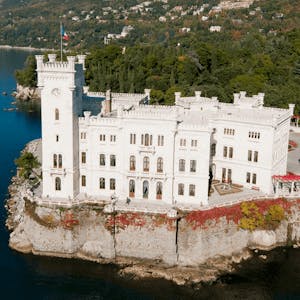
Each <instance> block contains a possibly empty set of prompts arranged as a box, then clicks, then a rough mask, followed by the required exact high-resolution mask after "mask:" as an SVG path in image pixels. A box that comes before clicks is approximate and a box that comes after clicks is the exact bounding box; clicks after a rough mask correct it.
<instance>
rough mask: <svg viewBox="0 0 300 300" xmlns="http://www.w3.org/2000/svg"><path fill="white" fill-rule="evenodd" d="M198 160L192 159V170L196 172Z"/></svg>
mask: <svg viewBox="0 0 300 300" xmlns="http://www.w3.org/2000/svg"><path fill="white" fill-rule="evenodd" d="M196 163H197V162H196V160H191V161H190V172H192V173H195V172H196Z"/></svg>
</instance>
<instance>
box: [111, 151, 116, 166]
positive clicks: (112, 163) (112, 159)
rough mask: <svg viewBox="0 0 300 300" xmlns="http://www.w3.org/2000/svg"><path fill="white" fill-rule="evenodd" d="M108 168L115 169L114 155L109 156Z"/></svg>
mask: <svg viewBox="0 0 300 300" xmlns="http://www.w3.org/2000/svg"><path fill="white" fill-rule="evenodd" d="M110 166H111V167H115V166H116V156H115V155H114V154H112V155H111V156H110Z"/></svg>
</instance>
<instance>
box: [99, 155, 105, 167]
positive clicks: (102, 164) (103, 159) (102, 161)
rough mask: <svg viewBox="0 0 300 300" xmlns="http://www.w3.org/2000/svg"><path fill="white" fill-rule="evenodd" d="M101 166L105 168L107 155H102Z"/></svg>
mask: <svg viewBox="0 0 300 300" xmlns="http://www.w3.org/2000/svg"><path fill="white" fill-rule="evenodd" d="M100 166H105V154H100Z"/></svg>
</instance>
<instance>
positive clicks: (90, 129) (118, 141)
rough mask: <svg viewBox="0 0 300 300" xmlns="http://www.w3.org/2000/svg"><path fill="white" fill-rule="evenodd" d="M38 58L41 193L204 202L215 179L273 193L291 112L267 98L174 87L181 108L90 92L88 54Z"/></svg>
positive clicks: (283, 160) (136, 96) (285, 149)
mask: <svg viewBox="0 0 300 300" xmlns="http://www.w3.org/2000/svg"><path fill="white" fill-rule="evenodd" d="M48 58H49V60H48V61H47V62H44V61H43V59H44V57H43V56H42V55H37V56H36V60H37V74H38V87H39V88H40V90H41V107H42V144H43V146H42V154H43V157H42V172H43V186H42V188H43V192H42V196H43V198H47V199H48V200H49V199H50V200H51V199H64V200H66V201H69V202H70V203H72V201H73V200H74V199H77V198H80V197H92V198H95V199H99V200H111V199H130V200H131V201H135V200H142V201H154V202H155V201H161V202H166V203H169V204H174V205H175V204H177V203H182V204H185V203H191V204H195V205H199V206H200V205H207V204H208V201H209V197H208V192H209V185H210V182H211V181H212V180H219V181H222V182H225V183H228V184H238V185H242V186H244V187H246V188H250V189H257V190H260V191H262V192H264V193H272V192H273V184H272V176H273V175H285V174H286V166H287V153H288V141H289V129H290V117H291V116H292V115H293V110H294V106H293V105H292V104H290V107H289V109H279V108H270V107H265V106H264V94H258V95H255V96H252V97H248V96H246V93H245V92H240V93H238V94H234V101H233V103H222V102H220V101H219V100H218V99H217V98H216V97H212V98H207V97H203V96H202V95H201V92H195V96H193V97H182V96H181V94H180V93H175V105H174V106H160V105H150V104H149V102H150V90H145V92H144V93H143V94H123V93H111V92H110V91H107V92H106V93H90V92H88V90H87V89H86V88H85V87H84V69H85V67H84V63H85V56H83V55H79V56H77V58H75V57H68V58H67V62H58V61H56V56H55V55H54V54H50V55H48Z"/></svg>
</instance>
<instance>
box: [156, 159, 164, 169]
mask: <svg viewBox="0 0 300 300" xmlns="http://www.w3.org/2000/svg"><path fill="white" fill-rule="evenodd" d="M163 169H164V166H163V159H162V157H159V158H158V159H157V172H158V173H161V172H163Z"/></svg>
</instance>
